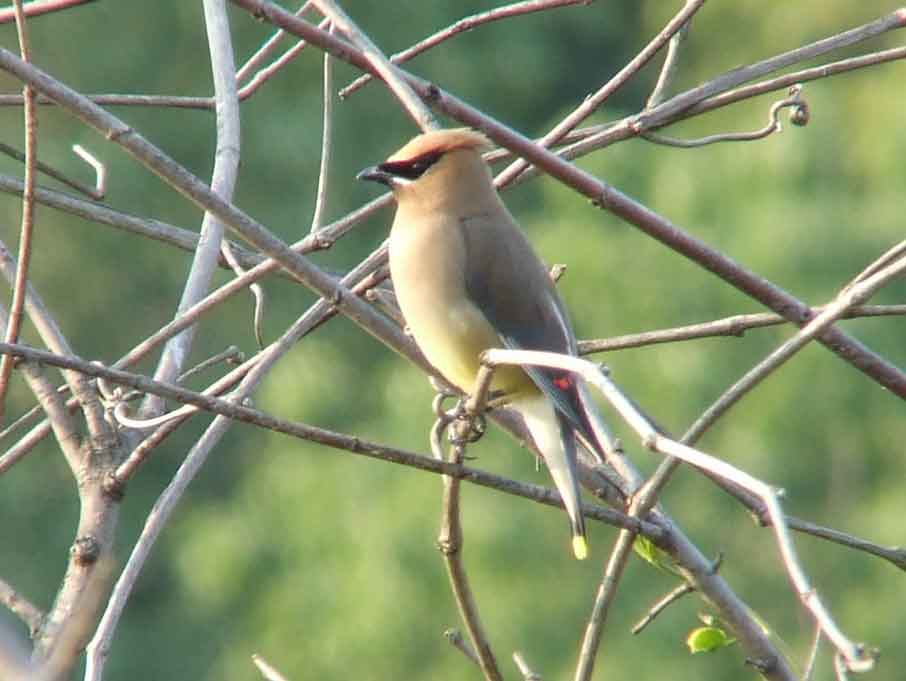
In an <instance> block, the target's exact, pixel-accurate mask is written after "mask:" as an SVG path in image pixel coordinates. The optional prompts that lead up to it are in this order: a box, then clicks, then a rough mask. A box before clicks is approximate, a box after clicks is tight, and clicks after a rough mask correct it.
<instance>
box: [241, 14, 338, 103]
mask: <svg viewBox="0 0 906 681" xmlns="http://www.w3.org/2000/svg"><path fill="white" fill-rule="evenodd" d="M301 13H302V10H299V12H297V13H296V14H297V15H300V14H301ZM329 23H330V20H329V19H323V20H321V23H319V24H318V27H319V28H326V27H327V25H328V24H329ZM279 33H280V31H278V32H277V33H276V34H274V35H275V36H276V35H278V34H279ZM307 46H308V43H307V42H305V41H304V40H300V41H299V42H297V43H296V44H295V45H293V46H292V47H291V48H289V49H288V50H287V51H286V52H284V53H283V54H281V55H280V56H279V57H277V58H276V59H275V60H274V61H272V62H271V63H270V64H268V65H267V66H265V67H264V68H263V69H261V70H259V71H258V72H257V73H256V74H255V75H254V77H252V79H251V80H250V81H249V82H248V83H246V84H245V85H243V86H242V87H241V88H239V101H240V102H244V101H245V100H246V99H248V98H249V97H251V96H252V95H253V94H255V93H256V92H257V91H258V89H259V88H260V87H261V86H262V85H264V84H265V83H266V82H267V81H269V80H270V79H271V78H273V77H274V76H275V75H277V73H279V72H280V71H281V70H282V69H283V68H284V67H285V66H286V65H287V64H289V63H290V62H291V61H293V60H294V59H295V58H296V57H298V56H299V55H300V54H301V53H302V50H304V49H305V48H306V47H307ZM265 47H266V45H265ZM263 49H264V48H262V50H263ZM236 80H237V81H238V80H239V78H238V77H237V79H236Z"/></svg>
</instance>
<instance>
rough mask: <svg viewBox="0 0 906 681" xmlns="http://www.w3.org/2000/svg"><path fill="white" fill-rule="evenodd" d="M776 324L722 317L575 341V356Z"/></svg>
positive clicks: (897, 309)
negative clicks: (576, 343) (577, 353)
mask: <svg viewBox="0 0 906 681" xmlns="http://www.w3.org/2000/svg"><path fill="white" fill-rule="evenodd" d="M824 309H825V308H824V306H816V307H813V308H812V310H813V311H814V312H816V313H820V312H821V311H822V310H824ZM902 315H906V305H854V306H853V307H851V308H849V309H848V310H847V311H846V312H845V313H844V314H843V315H842V316H841V319H856V318H862V317H884V316H902ZM779 324H789V320H787V319H784V318H783V317H781V316H780V315H778V314H774V313H773V312H756V313H753V314H740V315H733V316H732V317H724V318H723V319H716V320H714V321H711V322H702V323H701V324H688V325H686V326H677V327H673V328H670V329H658V330H656V331H644V332H642V333H633V334H627V335H625V336H613V337H611V338H602V339H595V340H584V341H579V354H581V355H590V354H592V353H594V352H613V351H615V350H626V349H629V348H641V347H645V346H648V345H657V344H660V343H676V342H678V341H688V340H696V339H699V338H714V337H725V336H733V337H737V338H741V337H742V336H744V335H745V333H746V331H750V330H751V329H760V328H763V327H767V326H777V325H779Z"/></svg>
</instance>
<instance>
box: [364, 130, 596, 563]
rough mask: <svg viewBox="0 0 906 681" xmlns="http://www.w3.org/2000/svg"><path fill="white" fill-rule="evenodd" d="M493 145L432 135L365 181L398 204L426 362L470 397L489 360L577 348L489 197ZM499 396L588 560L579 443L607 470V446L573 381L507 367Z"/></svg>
mask: <svg viewBox="0 0 906 681" xmlns="http://www.w3.org/2000/svg"><path fill="white" fill-rule="evenodd" d="M488 146H489V141H488V140H487V138H486V137H485V136H484V135H482V134H480V133H477V132H475V131H472V130H468V129H459V130H441V131H434V132H428V133H425V134H422V135H419V136H418V137H415V138H414V139H413V140H411V141H410V142H409V143H408V144H406V146H404V147H403V148H402V149H400V150H399V151H398V152H396V153H395V154H393V155H392V156H391V157H390V158H389V159H387V161H385V162H384V163H381V164H380V165H378V166H374V167H372V168H368V169H366V170H364V171H362V172H361V173H359V175H358V179H361V180H373V181H375V182H380V183H382V184H385V185H387V186H388V187H389V188H390V189H391V190H392V191H393V195H394V197H395V198H396V202H397V210H396V218H395V219H394V221H393V227H392V229H391V232H390V275H391V278H392V280H393V285H394V289H395V291H396V297H397V300H398V302H399V306H400V310H401V311H402V313H403V316H404V317H405V320H406V323H407V325H408V327H409V330H410V331H411V333H412V335H413V337H414V338H415V341H416V343H418V346H419V347H420V348H421V350H422V352H423V353H424V355H425V357H426V358H427V359H428V361H429V362H431V364H433V365H434V366H435V367H436V368H437V369H438V371H440V373H441V374H443V375H444V377H445V378H446V379H447V380H449V381H450V382H451V383H453V384H454V385H456V386H457V387H459V388H460V389H462V390H463V391H464V392H469V391H471V390H472V389H473V387H474V384H475V379H476V376H477V374H478V370H479V368H480V361H479V357H480V355H481V353H482V352H483V351H484V350H486V349H489V348H510V349H522V350H546V351H549V352H560V353H566V354H571V355H575V354H577V350H576V338H575V335H574V334H573V330H572V326H571V325H570V322H569V319H568V317H567V315H566V310H565V308H564V306H563V303H562V302H561V301H560V297H559V296H558V295H557V292H556V290H555V288H554V285H553V282H552V281H551V279H550V276H549V274H548V271H547V269H546V268H545V266H544V265H543V264H542V262H541V260H540V259H539V258H538V256H537V255H536V253H535V251H534V250H533V249H532V246H531V244H529V242H528V239H526V237H525V235H524V234H523V233H522V231H521V230H520V229H519V227H518V225H517V224H516V221H515V220H514V219H513V216H512V215H510V212H509V211H508V210H507V208H506V206H504V204H503V202H502V201H501V200H500V197H499V196H498V194H497V190H496V189H495V188H494V184H493V181H492V178H491V172H490V169H489V168H488V166H487V164H486V163H485V162H484V160H483V159H482V157H481V152H482V150H484V149H486V148H487V147H488ZM491 390H492V391H493V392H494V394H495V395H496V394H499V393H502V394H503V398H502V400H503V403H505V404H506V405H507V406H508V407H510V408H512V409H514V410H516V411H517V412H518V413H519V414H520V415H521V416H522V417H523V419H524V420H525V424H526V427H527V428H528V430H529V432H530V433H531V435H532V438H533V439H534V441H535V444H536V446H537V448H538V450H539V451H540V452H541V453H542V455H543V457H544V460H545V462H546V464H547V467H548V470H550V473H551V477H552V478H553V480H554V483H555V484H556V486H557V489H558V490H559V492H560V495H561V497H562V498H563V503H564V505H565V506H566V511H567V513H568V514H569V519H570V525H571V528H572V535H573V540H572V546H573V552H574V553H575V555H576V557H577V558H580V559H581V558H584V557H585V556H586V555H587V551H588V549H587V544H586V540H585V523H584V521H583V518H582V513H581V509H580V501H579V484H578V480H577V475H576V441H577V437H578V438H579V440H580V441H581V442H582V443H583V444H584V445H585V446H586V447H587V448H588V449H589V450H590V451H591V452H592V453H593V454H594V455H595V456H596V457H597V458H598V459H599V460H601V461H603V457H604V454H605V446H606V445H605V444H604V443H607V442H609V436H608V435H607V434H606V430H605V429H604V426H603V424H602V423H601V421H600V419H599V418H598V417H597V414H596V412H595V410H594V407H593V406H592V403H591V400H590V398H589V396H588V394H587V392H586V388H585V386H584V384H583V383H582V381H581V379H579V378H578V377H577V376H575V375H573V374H570V373H567V372H563V371H557V370H550V369H542V368H535V367H526V368H525V369H522V368H519V367H501V368H498V369H497V370H496V371H495V373H494V379H493V382H492V384H491Z"/></svg>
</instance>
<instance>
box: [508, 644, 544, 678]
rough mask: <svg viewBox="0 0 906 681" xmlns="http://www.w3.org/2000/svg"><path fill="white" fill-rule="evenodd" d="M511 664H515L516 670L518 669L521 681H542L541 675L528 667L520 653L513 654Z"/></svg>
mask: <svg viewBox="0 0 906 681" xmlns="http://www.w3.org/2000/svg"><path fill="white" fill-rule="evenodd" d="M513 662H515V663H516V668H517V669H519V673H520V674H522V680H523V681H543V677H542V676H541V674H539V673H538V672H536V671H535V670H534V669H532V668H531V666H529V663H528V662H527V661H526V659H525V656H524V655H523V654H522V653H521V652H520V651H518V650H517V651H515V652H514V653H513Z"/></svg>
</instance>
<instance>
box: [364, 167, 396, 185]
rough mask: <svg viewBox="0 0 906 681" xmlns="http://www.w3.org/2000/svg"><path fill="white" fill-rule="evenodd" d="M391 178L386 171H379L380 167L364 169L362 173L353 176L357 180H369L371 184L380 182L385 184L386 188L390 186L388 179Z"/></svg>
mask: <svg viewBox="0 0 906 681" xmlns="http://www.w3.org/2000/svg"><path fill="white" fill-rule="evenodd" d="M392 177H393V176H392V175H391V174H390V173H388V172H387V171H386V170H381V167H380V166H371V167H370V168H365V170H363V171H362V172H360V173H359V174H358V175H356V176H355V179H357V180H369V181H371V182H380V183H381V184H385V185H387V186H388V187H389V186H390V179H391V178H392Z"/></svg>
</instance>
